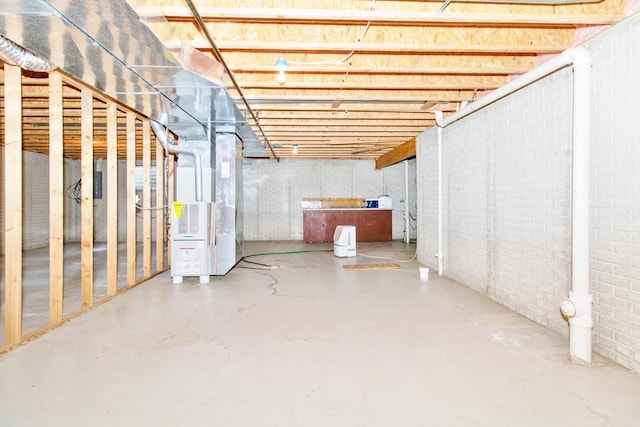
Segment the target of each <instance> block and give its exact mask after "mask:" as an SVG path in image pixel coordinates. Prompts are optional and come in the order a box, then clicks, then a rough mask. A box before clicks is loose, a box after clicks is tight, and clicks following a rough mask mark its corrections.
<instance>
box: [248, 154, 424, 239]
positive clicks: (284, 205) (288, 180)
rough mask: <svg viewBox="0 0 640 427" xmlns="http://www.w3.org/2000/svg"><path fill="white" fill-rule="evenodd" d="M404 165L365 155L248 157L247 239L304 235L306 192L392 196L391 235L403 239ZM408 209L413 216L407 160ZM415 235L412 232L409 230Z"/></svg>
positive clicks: (310, 194)
mask: <svg viewBox="0 0 640 427" xmlns="http://www.w3.org/2000/svg"><path fill="white" fill-rule="evenodd" d="M404 168H405V165H404V163H399V164H396V165H393V166H389V167H387V168H384V169H382V170H376V169H375V163H374V162H373V161H367V160H330V161H318V160H290V159H282V160H281V161H280V162H276V161H274V160H246V161H245V164H244V172H243V173H244V176H243V179H244V182H243V191H244V198H243V199H244V237H245V239H246V240H301V239H302V235H303V230H302V207H301V202H302V199H303V198H305V197H377V196H379V195H383V194H385V195H389V196H390V197H391V198H392V200H393V239H403V238H404V228H405V226H404V209H405V200H404V199H405V169H404ZM409 171H410V173H409V177H410V178H409V184H410V185H409V194H410V200H409V205H410V211H411V213H412V215H414V216H415V208H412V206H415V194H416V181H415V179H414V177H415V161H410V162H409ZM410 236H411V234H410Z"/></svg>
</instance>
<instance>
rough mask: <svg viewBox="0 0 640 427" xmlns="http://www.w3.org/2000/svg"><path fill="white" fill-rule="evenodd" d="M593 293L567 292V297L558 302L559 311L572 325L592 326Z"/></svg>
mask: <svg viewBox="0 0 640 427" xmlns="http://www.w3.org/2000/svg"><path fill="white" fill-rule="evenodd" d="M592 305H593V295H591V294H578V293H575V292H569V298H565V299H564V300H562V302H561V303H560V312H561V313H562V315H563V316H564V317H565V318H566V319H567V320H568V321H569V323H570V324H571V325H573V326H581V327H584V328H592V327H593V316H592Z"/></svg>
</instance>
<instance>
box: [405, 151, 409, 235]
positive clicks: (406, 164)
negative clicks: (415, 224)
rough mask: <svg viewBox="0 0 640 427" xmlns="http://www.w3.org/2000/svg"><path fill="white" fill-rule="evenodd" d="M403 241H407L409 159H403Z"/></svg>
mask: <svg viewBox="0 0 640 427" xmlns="http://www.w3.org/2000/svg"><path fill="white" fill-rule="evenodd" d="M404 229H405V230H406V231H405V233H404V242H405V243H407V244H408V243H409V241H410V240H409V161H408V160H405V161H404Z"/></svg>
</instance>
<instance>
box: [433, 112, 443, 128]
mask: <svg viewBox="0 0 640 427" xmlns="http://www.w3.org/2000/svg"><path fill="white" fill-rule="evenodd" d="M433 114H434V115H435V119H436V125H437V126H438V127H439V128H443V127H444V123H443V122H442V118H443V115H442V111H434V112H433Z"/></svg>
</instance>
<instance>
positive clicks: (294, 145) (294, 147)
mask: <svg viewBox="0 0 640 427" xmlns="http://www.w3.org/2000/svg"><path fill="white" fill-rule="evenodd" d="M293 154H298V144H293Z"/></svg>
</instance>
